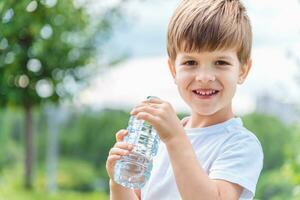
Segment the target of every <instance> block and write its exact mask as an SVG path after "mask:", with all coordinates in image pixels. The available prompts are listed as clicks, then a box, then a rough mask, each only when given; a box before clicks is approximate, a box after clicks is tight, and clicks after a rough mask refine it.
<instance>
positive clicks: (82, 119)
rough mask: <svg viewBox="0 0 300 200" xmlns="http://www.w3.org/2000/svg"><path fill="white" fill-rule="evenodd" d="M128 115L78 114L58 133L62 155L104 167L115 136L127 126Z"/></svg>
mask: <svg viewBox="0 0 300 200" xmlns="http://www.w3.org/2000/svg"><path fill="white" fill-rule="evenodd" d="M128 119H129V114H128V113H126V112H124V111H113V110H103V111H101V112H96V113H91V112H86V113H81V114H79V113H77V114H73V115H72V117H71V119H70V120H69V121H68V122H67V124H66V126H64V127H63V129H62V131H61V147H62V148H61V151H62V153H63V154H64V155H66V156H71V157H78V158H83V159H86V160H90V161H92V162H93V163H94V164H95V165H96V166H98V167H99V166H101V165H103V164H104V163H105V161H106V158H107V155H108V151H109V149H110V148H111V147H112V145H113V144H114V143H115V133H116V132H117V131H118V130H120V129H124V128H126V126H127V122H128Z"/></svg>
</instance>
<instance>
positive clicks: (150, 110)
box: [130, 106, 159, 115]
mask: <svg viewBox="0 0 300 200" xmlns="http://www.w3.org/2000/svg"><path fill="white" fill-rule="evenodd" d="M158 111H159V110H158V108H154V107H152V106H141V107H138V108H134V109H133V110H132V111H131V112H130V114H131V115H136V114H138V113H140V112H147V113H150V114H152V115H157V113H158Z"/></svg>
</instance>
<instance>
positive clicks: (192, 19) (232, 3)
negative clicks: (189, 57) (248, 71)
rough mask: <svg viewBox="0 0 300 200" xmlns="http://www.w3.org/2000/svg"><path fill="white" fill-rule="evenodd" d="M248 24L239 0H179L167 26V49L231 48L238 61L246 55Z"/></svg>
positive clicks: (249, 35) (249, 39)
mask: <svg viewBox="0 0 300 200" xmlns="http://www.w3.org/2000/svg"><path fill="white" fill-rule="evenodd" d="M251 46H252V31H251V24H250V20H249V17H248V15H247V14H246V9H245V7H244V6H243V4H242V3H241V2H240V1H239V0H182V1H181V3H180V4H179V6H178V8H177V9H176V10H175V13H174V14H173V16H172V18H171V21H170V23H169V27H168V36H167V50H168V55H169V58H170V59H171V61H172V62H173V64H174V62H175V59H176V56H177V53H178V52H180V51H181V52H200V51H213V50H222V49H230V48H234V49H236V50H237V56H238V58H239V60H240V62H241V64H245V63H246V62H247V61H248V60H249V59H250V54H251Z"/></svg>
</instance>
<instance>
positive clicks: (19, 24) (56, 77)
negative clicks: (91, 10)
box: [0, 0, 122, 188]
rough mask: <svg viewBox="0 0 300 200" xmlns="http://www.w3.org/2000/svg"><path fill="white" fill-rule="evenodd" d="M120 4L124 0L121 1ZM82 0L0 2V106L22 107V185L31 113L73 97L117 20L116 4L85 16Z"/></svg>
mask: <svg viewBox="0 0 300 200" xmlns="http://www.w3.org/2000/svg"><path fill="white" fill-rule="evenodd" d="M120 2H121V3H122V1H120ZM84 3H85V2H84V1H78V0H77V1H76V0H74V1H73V0H63V1H57V0H39V1H36V0H32V1H30V0H18V1H17V0H1V1H0V84H1V87H0V106H1V107H3V106H7V105H10V106H17V107H22V108H23V109H24V119H25V129H24V130H25V137H24V139H25V186H26V187H27V188H31V187H32V173H33V171H32V169H33V157H34V139H33V131H32V130H33V125H32V124H33V119H32V110H33V108H34V107H37V106H39V105H41V104H42V103H44V102H54V103H56V102H58V101H59V99H60V98H62V97H71V96H72V95H74V94H75V93H76V92H77V91H79V90H80V89H81V88H82V87H83V86H84V85H85V81H84V80H86V78H87V77H88V76H89V75H90V74H91V73H92V72H93V71H91V70H88V69H92V68H93V66H94V65H93V64H95V59H93V57H94V54H95V52H96V51H95V50H96V46H97V45H101V44H103V42H105V41H106V40H107V38H108V36H109V35H110V34H109V33H110V31H111V30H112V25H113V22H115V21H116V19H119V18H120V9H119V8H120V5H118V4H116V5H114V6H110V7H101V9H102V10H101V13H100V15H99V16H93V17H94V19H96V20H94V21H92V20H91V15H89V14H88V12H87V11H88V9H87V8H86V7H84V6H83V5H85V4H84Z"/></svg>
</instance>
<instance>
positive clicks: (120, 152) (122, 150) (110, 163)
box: [106, 130, 133, 180]
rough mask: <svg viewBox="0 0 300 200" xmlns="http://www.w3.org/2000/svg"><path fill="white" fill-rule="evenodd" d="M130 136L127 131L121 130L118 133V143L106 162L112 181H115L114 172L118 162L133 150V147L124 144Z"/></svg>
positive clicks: (111, 150)
mask: <svg viewBox="0 0 300 200" xmlns="http://www.w3.org/2000/svg"><path fill="white" fill-rule="evenodd" d="M127 134H128V131H127V130H120V131H118V132H117V133H116V141H117V142H116V143H115V145H114V146H113V147H112V148H111V149H110V151H109V154H108V157H107V160H106V171H107V174H108V176H109V178H110V179H111V180H113V172H114V166H115V164H116V161H117V160H119V159H120V158H121V156H125V155H128V154H129V152H130V151H131V150H132V148H133V146H132V145H131V144H128V143H126V142H123V140H124V137H125V136H126V135H127Z"/></svg>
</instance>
